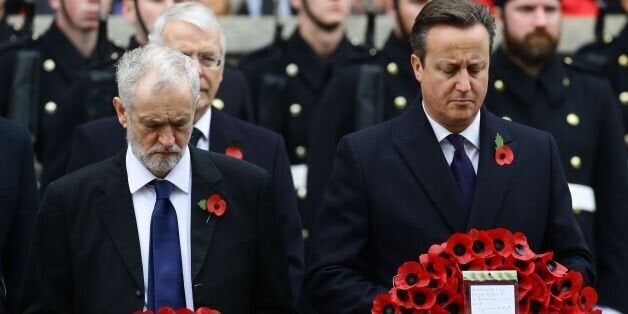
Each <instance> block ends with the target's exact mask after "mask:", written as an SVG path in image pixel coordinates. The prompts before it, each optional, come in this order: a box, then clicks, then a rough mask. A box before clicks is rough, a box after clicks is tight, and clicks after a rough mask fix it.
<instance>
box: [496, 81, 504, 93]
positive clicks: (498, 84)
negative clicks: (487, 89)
mask: <svg viewBox="0 0 628 314" xmlns="http://www.w3.org/2000/svg"><path fill="white" fill-rule="evenodd" d="M493 86H495V89H496V90H498V91H500V92H501V91H503V90H504V88H505V87H506V85H505V84H504V81H502V80H496V81H495V83H494V84H493Z"/></svg>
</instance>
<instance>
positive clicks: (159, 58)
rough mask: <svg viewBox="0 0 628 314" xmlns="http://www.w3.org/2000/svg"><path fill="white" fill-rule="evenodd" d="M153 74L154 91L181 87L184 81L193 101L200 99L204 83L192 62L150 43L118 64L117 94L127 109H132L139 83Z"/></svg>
mask: <svg viewBox="0 0 628 314" xmlns="http://www.w3.org/2000/svg"><path fill="white" fill-rule="evenodd" d="M152 71H155V72H157V76H156V79H155V80H154V81H153V82H151V83H152V84H153V86H152V87H153V88H154V89H160V88H164V87H171V86H178V85H179V84H181V82H182V81H183V82H185V83H187V84H188V86H189V87H190V91H191V92H192V99H193V101H196V99H197V98H198V95H199V94H200V85H201V83H200V78H199V76H198V72H197V71H196V67H195V66H194V62H193V61H192V59H191V58H190V57H188V56H186V55H184V54H182V53H181V52H179V51H178V50H176V49H171V48H167V47H163V46H158V45H152V44H149V45H146V46H144V47H140V48H136V49H133V50H131V51H129V52H127V53H125V54H124V55H123V56H122V58H120V61H119V62H118V65H117V70H116V79H117V81H118V93H119V94H120V98H121V99H122V104H123V105H124V108H125V109H131V108H132V107H133V104H134V102H135V93H136V90H137V85H138V83H139V82H140V81H141V80H142V78H144V77H145V76H146V75H147V74H148V73H150V72H152Z"/></svg>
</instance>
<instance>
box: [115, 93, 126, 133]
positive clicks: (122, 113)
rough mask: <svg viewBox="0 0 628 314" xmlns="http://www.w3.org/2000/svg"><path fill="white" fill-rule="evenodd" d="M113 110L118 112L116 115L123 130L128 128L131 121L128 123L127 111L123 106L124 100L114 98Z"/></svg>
mask: <svg viewBox="0 0 628 314" xmlns="http://www.w3.org/2000/svg"><path fill="white" fill-rule="evenodd" d="M113 108H114V109H115V110H116V115H117V116H118V122H120V125H122V127H123V128H125V129H126V128H127V126H128V124H129V121H127V116H126V109H125V108H124V105H123V104H122V99H120V97H113Z"/></svg>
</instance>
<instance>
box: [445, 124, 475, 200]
mask: <svg viewBox="0 0 628 314" xmlns="http://www.w3.org/2000/svg"><path fill="white" fill-rule="evenodd" d="M447 140H448V141H449V142H450V143H451V144H452V145H454V148H455V149H456V151H455V152H454V159H453V161H452V162H451V171H452V172H453V173H454V176H455V177H456V181H457V182H458V189H459V190H460V193H461V195H462V202H463V204H464V206H465V208H466V209H467V211H469V210H470V209H471V203H472V202H473V191H474V190H475V170H473V164H472V163H471V160H470V159H469V157H468V156H467V153H466V152H465V151H464V137H463V136H462V135H460V134H449V135H448V136H447Z"/></svg>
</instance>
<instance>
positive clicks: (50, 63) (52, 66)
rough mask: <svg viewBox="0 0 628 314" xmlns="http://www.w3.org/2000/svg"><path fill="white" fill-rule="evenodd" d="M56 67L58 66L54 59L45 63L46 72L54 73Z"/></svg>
mask: <svg viewBox="0 0 628 314" xmlns="http://www.w3.org/2000/svg"><path fill="white" fill-rule="evenodd" d="M56 66H57V65H56V64H55V62H54V60H52V59H46V61H44V71H46V72H52V71H54V70H55V67H56Z"/></svg>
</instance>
